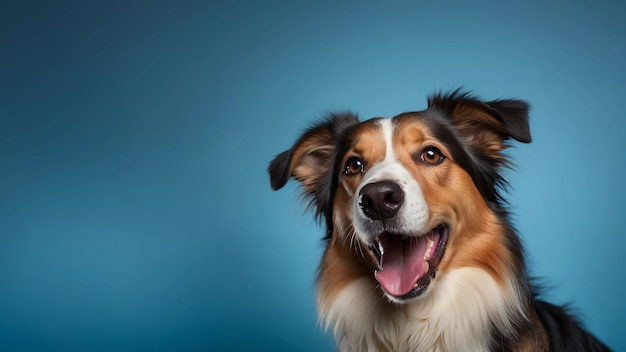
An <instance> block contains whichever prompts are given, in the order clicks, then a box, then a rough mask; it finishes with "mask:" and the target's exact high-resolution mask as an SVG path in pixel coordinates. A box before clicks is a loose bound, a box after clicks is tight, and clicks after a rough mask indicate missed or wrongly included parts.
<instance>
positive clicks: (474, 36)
mask: <svg viewBox="0 0 626 352" xmlns="http://www.w3.org/2000/svg"><path fill="white" fill-rule="evenodd" d="M624 18H626V11H625V6H624V5H623V4H619V2H615V3H614V4H613V3H606V2H598V1H595V2H589V3H587V4H584V3H573V2H565V1H563V2H554V3H550V4H543V3H540V2H539V1H537V2H533V3H528V2H521V3H515V4H513V3H507V4H503V3H500V2H498V3H495V2H494V3H492V2H470V1H452V2H445V1H441V2H435V1H416V2H411V3H399V2H392V1H355V2H352V3H349V2H341V3H339V2H325V1H285V2H283V3H269V2H263V1H248V2H243V1H221V2H205V1H197V2H193V1H171V2H168V3H166V2H162V1H136V2H130V1H99V2H95V1H75V2H67V1H65V2H54V1H53V2H50V1H40V2H36V1H2V2H0V350H3V351H28V350H42V351H43V350H46V351H49V350H64V351H69V350H83V351H172V350H178V351H276V350H291V351H296V350H297V351H330V350H332V349H333V340H332V337H331V336H330V335H329V334H324V332H323V331H322V329H321V328H320V327H319V325H318V324H317V321H316V313H315V303H314V302H315V299H314V285H313V280H314V276H315V270H316V266H317V264H318V261H319V257H320V255H321V253H322V246H321V242H320V238H321V237H322V234H323V231H322V229H321V228H319V227H317V226H316V224H315V222H314V221H313V219H312V216H311V214H307V213H304V206H303V203H302V201H301V200H298V196H297V194H298V193H297V187H296V185H294V184H292V183H291V184H289V186H287V187H286V188H285V189H284V190H281V191H280V192H272V191H270V187H269V178H268V176H267V174H266V172H265V169H266V166H267V164H268V162H269V161H270V160H271V159H272V158H273V157H274V155H275V154H277V153H278V152H281V151H283V150H284V149H286V148H288V147H290V146H291V143H292V142H293V141H294V139H295V138H296V137H297V135H298V134H299V133H300V132H301V131H302V129H303V128H304V127H305V126H307V125H309V124H310V123H311V122H312V121H314V120H315V119H316V118H318V117H319V116H320V114H322V113H324V112H325V111H328V110H337V109H353V110H355V111H357V112H359V113H360V114H361V116H363V117H371V116H380V115H383V116H392V115H395V114H396V113H399V112H402V111H406V110H421V109H423V108H425V105H426V104H425V102H426V100H425V99H426V96H427V95H428V94H429V93H432V92H433V91H435V90H440V89H441V90H449V89H453V88H456V87H459V86H465V87H466V88H467V89H470V90H473V91H474V92H475V93H476V94H479V95H481V96H483V97H485V98H488V99H493V98H498V97H518V98H523V99H526V100H528V101H529V102H531V104H532V106H533V109H532V117H531V123H532V132H533V137H534V140H533V143H532V144H530V145H523V146H519V147H518V148H516V149H514V150H512V151H511V154H512V155H513V156H514V157H515V158H516V159H517V168H518V171H517V172H510V173H509V180H510V181H511V185H512V187H513V189H512V190H511V192H510V200H511V203H512V210H513V212H514V213H515V216H514V221H515V223H516V225H517V226H518V228H519V229H520V232H521V233H522V238H523V241H524V243H525V244H526V245H527V249H528V252H529V259H530V263H531V265H532V273H533V274H534V275H537V276H541V277H543V278H544V279H545V282H547V283H549V284H550V285H551V286H552V290H551V291H550V294H549V295H548V298H550V299H552V300H554V301H555V302H559V303H564V302H572V303H573V304H574V307H575V308H576V311H577V312H578V313H579V314H580V316H582V317H583V320H584V321H585V322H586V325H587V327H588V328H589V329H590V330H591V331H593V332H594V333H595V334H597V335H598V336H599V337H600V338H601V339H603V340H604V341H606V342H607V343H608V344H609V345H610V346H611V347H613V348H614V349H616V350H622V349H626V335H624V323H625V321H624V316H626V305H625V304H624V297H623V295H624V290H625V289H626V274H624V264H623V262H624V248H625V247H626V225H625V224H626V222H625V215H626V214H625V212H624V207H623V201H624V199H626V186H624V176H625V171H626V161H625V157H624V151H625V150H626V148H625V147H626V141H625V137H624V133H625V132H626V119H625V117H624V114H623V111H624V110H625V108H624V101H625V99H626V90H625V86H624V80H625V78H626V70H625V68H624V63H625V62H626V21H624Z"/></svg>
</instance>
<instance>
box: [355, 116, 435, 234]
mask: <svg viewBox="0 0 626 352" xmlns="http://www.w3.org/2000/svg"><path fill="white" fill-rule="evenodd" d="M378 124H379V125H380V126H381V130H382V133H383V136H384V137H385V148H386V149H385V159H384V160H383V161H382V162H380V163H377V164H376V165H374V166H373V167H372V168H371V169H369V170H367V171H366V173H365V175H364V177H363V179H362V180H361V184H360V185H359V187H358V188H357V190H356V194H360V191H361V189H362V188H363V187H364V186H365V185H367V184H370V183H373V182H378V181H383V180H389V181H393V182H395V183H397V184H398V185H399V186H400V187H401V188H402V190H403V191H404V204H403V205H402V208H400V212H399V213H398V215H397V216H396V218H395V219H392V220H390V221H388V222H387V223H386V224H385V227H383V224H382V222H380V221H373V220H372V219H370V218H368V217H367V216H366V215H365V214H363V211H362V210H361V207H360V206H359V197H354V200H353V203H352V215H353V224H354V228H355V230H356V233H357V235H358V236H359V237H360V238H361V240H362V241H363V242H364V243H369V244H371V243H372V242H373V240H374V238H375V237H376V236H378V235H379V234H380V233H382V232H383V231H391V232H397V233H404V234H407V235H409V234H413V235H421V234H423V233H425V232H428V231H429V230H430V229H426V228H425V226H426V223H427V222H428V205H427V204H426V200H425V199H424V196H423V194H422V190H421V188H420V186H419V184H418V183H417V181H416V180H415V178H414V177H413V176H412V175H411V173H410V172H409V171H408V170H407V169H406V168H405V167H404V166H403V165H402V164H401V163H400V162H399V161H398V160H396V157H395V155H394V151H393V124H392V122H391V120H390V119H381V120H379V121H378Z"/></svg>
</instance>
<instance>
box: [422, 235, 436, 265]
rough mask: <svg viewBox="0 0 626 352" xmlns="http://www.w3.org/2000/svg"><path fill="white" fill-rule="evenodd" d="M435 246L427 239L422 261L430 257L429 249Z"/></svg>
mask: <svg viewBox="0 0 626 352" xmlns="http://www.w3.org/2000/svg"><path fill="white" fill-rule="evenodd" d="M434 245H435V242H434V241H432V240H430V239H428V244H427V245H426V251H425V252H424V260H428V259H430V257H431V249H432V248H433V246H434Z"/></svg>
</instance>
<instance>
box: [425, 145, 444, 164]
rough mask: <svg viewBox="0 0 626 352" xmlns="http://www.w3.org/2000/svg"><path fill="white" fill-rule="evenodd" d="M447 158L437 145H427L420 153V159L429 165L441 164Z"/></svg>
mask: <svg viewBox="0 0 626 352" xmlns="http://www.w3.org/2000/svg"><path fill="white" fill-rule="evenodd" d="M445 158H446V157H445V156H444V155H443V154H442V153H441V151H440V150H439V149H437V148H435V147H426V148H424V151H422V154H420V160H421V161H422V162H424V163H426V164H429V165H438V164H441V163H442V162H443V160H444V159H445Z"/></svg>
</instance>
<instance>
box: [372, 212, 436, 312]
mask: <svg viewBox="0 0 626 352" xmlns="http://www.w3.org/2000/svg"><path fill="white" fill-rule="evenodd" d="M447 242H448V227H447V226H446V225H444V224H440V225H438V226H436V227H435V228H434V229H432V230H430V231H429V232H427V233H425V234H423V235H420V236H407V235H402V234H395V233H388V232H383V233H381V234H380V235H378V237H377V238H376V240H375V244H374V245H373V246H371V247H370V249H371V250H372V252H373V253H374V256H375V257H376V259H377V260H378V270H376V272H375V273H374V276H375V277H376V280H378V282H379V283H380V285H381V287H382V289H383V290H384V291H385V292H386V293H387V294H388V295H390V296H392V297H394V298H396V299H399V300H403V299H409V298H414V297H417V296H419V295H420V294H422V293H423V292H424V291H425V290H426V289H427V288H428V285H429V284H430V282H431V280H432V279H434V278H435V273H436V271H437V267H438V266H439V262H441V258H442V257H443V253H444V251H445V249H446V244H447Z"/></svg>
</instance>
